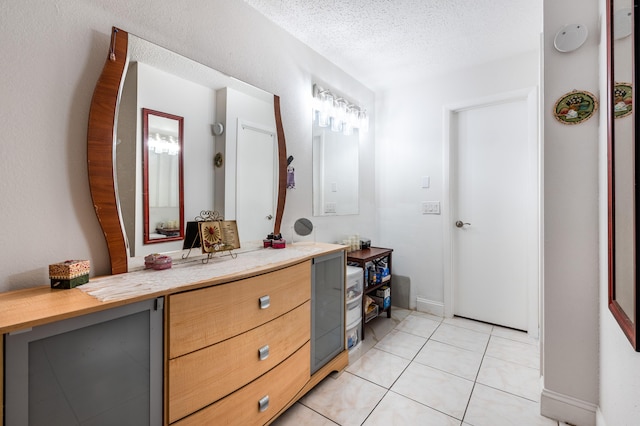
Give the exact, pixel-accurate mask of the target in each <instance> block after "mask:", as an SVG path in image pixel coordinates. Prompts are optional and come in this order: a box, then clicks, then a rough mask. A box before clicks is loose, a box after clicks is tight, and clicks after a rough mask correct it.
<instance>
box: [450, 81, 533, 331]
mask: <svg viewBox="0 0 640 426" xmlns="http://www.w3.org/2000/svg"><path fill="white" fill-rule="evenodd" d="M538 97H539V93H538V87H529V88H524V89H521V90H515V91H510V92H504V93H499V94H496V95H492V96H488V97H484V98H476V99H470V100H466V101H462V102H458V103H455V104H450V105H445V106H444V110H443V150H442V151H443V203H442V204H443V208H442V219H443V220H442V231H443V246H444V247H443V248H444V250H443V267H444V270H443V281H444V316H445V318H451V317H452V316H453V312H454V307H455V296H454V293H455V291H454V290H455V283H456V279H457V277H456V265H455V264H454V249H455V247H454V241H453V234H452V229H453V223H454V222H455V220H456V218H454V213H455V212H456V211H457V206H455V205H453V204H452V203H454V202H455V200H456V194H455V188H456V185H455V184H456V177H457V170H456V168H455V163H453V162H452V161H453V159H455V158H456V153H457V142H458V141H457V139H456V137H455V133H454V132H453V129H452V128H451V126H452V123H453V122H454V116H455V115H456V114H457V113H459V112H462V111H466V110H470V109H475V108H481V107H487V106H491V105H496V104H500V103H505V102H511V101H517V100H526V102H527V111H528V114H527V116H528V120H527V121H528V127H527V134H528V139H527V145H528V153H529V158H531V163H530V165H529V173H528V179H527V180H528V182H527V185H528V188H527V190H528V192H529V195H530V198H531V199H532V200H533V199H535V202H534V203H533V204H535V205H534V206H532V207H535V208H531V209H527V210H528V213H529V217H528V218H527V223H529V224H530V226H529V227H528V228H529V229H528V230H527V244H526V246H527V247H526V250H527V260H528V261H527V272H526V274H527V317H528V321H527V322H528V330H527V331H528V333H529V335H530V336H531V337H535V338H538V337H539V333H540V317H541V315H540V310H541V306H540V300H541V297H540V292H541V288H542V286H541V277H542V273H541V268H542V266H541V261H542V255H541V250H542V226H541V220H542V214H541V206H542V201H541V200H542V193H541V191H542V185H541V182H542V170H541V158H542V157H541V146H542V144H541V143H540V139H539V135H540V121H539V111H538V105H539V99H538ZM529 260H531V261H529Z"/></svg>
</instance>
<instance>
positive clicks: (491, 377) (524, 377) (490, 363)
mask: <svg viewBox="0 0 640 426" xmlns="http://www.w3.org/2000/svg"><path fill="white" fill-rule="evenodd" d="M477 382H478V383H482V384H483V385H487V386H491V387H492V388H496V389H499V390H503V391H505V392H509V393H512V394H514V395H517V396H521V397H523V398H527V399H530V400H532V401H535V402H540V392H541V389H540V371H539V370H538V369H536V368H530V367H525V366H524V365H520V364H516V363H514V362H509V361H503V360H501V359H498V358H492V357H490V356H485V357H484V360H483V361H482V366H481V367H480V373H479V374H478V379H477Z"/></svg>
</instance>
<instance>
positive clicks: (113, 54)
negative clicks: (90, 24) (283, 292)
mask: <svg viewBox="0 0 640 426" xmlns="http://www.w3.org/2000/svg"><path fill="white" fill-rule="evenodd" d="M143 109H148V110H153V111H162V112H167V113H168V114H170V115H171V116H175V117H183V121H182V126H181V127H182V133H183V134H182V136H181V138H180V140H181V142H182V146H181V147H180V151H179V156H180V158H181V161H182V167H180V168H179V169H180V171H181V172H182V190H181V191H180V190H178V191H177V198H178V204H180V200H179V198H180V197H182V206H183V207H182V209H183V211H182V212H181V213H178V215H177V216H179V217H176V218H173V217H169V216H165V217H162V218H154V216H153V214H152V210H153V209H154V208H155V207H152V203H151V198H149V202H148V203H147V204H148V210H149V212H148V216H146V217H145V213H144V211H145V210H146V208H145V205H144V204H145V201H144V200H145V197H144V196H143V192H144V185H145V183H144V182H143V179H145V178H143V175H144V167H143V165H144V164H145V163H144V162H143V160H144V155H145V154H148V153H149V152H148V151H147V150H145V149H144V140H146V138H144V134H143V128H144V127H145V124H144V123H143V120H144V118H143V113H142V110H143ZM221 129H223V131H222V132H221V131H220V130H221ZM150 132H151V133H153V131H151V130H150ZM256 144H258V145H259V146H260V148H259V149H260V152H262V153H268V154H269V158H271V159H272V160H270V161H269V162H264V161H263V162H260V163H259V164H252V162H255V156H252V157H249V156H247V155H246V154H244V153H246V152H247V151H248V152H254V150H253V149H251V148H247V146H251V147H255V146H256ZM265 155H266V154H265ZM215 158H218V159H222V160H223V161H216V160H214V159H215ZM286 158H287V156H286V144H285V139H284V130H283V127H282V119H281V115H280V99H279V98H278V96H275V95H273V94H271V93H268V92H265V91H264V90H261V89H259V88H256V87H254V86H251V85H249V84H247V83H244V82H242V81H239V80H237V79H235V78H233V77H230V76H228V75H225V74H223V73H220V72H218V71H216V70H213V69H211V68H208V67H206V66H204V65H202V64H199V63H197V62H195V61H192V60H190V59H188V58H185V57H183V56H180V55H178V54H176V53H174V52H171V51H169V50H167V49H164V48H162V47H160V46H157V45H155V44H153V43H151V42H148V41H146V40H143V39H141V38H139V37H136V36H134V35H131V34H129V33H127V32H126V31H123V30H121V29H118V28H113V30H112V37H111V46H110V49H109V52H108V54H107V59H106V62H105V66H104V68H103V71H102V74H101V76H100V79H99V80H98V82H97V84H96V88H95V91H94V95H93V99H92V103H91V109H90V112H89V128H88V135H87V159H88V171H89V184H90V188H91V195H92V198H93V202H94V207H95V210H96V214H97V216H98V220H99V221H100V225H101V227H102V230H103V232H104V235H105V238H106V241H107V247H108V250H109V255H110V258H111V271H112V273H113V274H117V273H122V272H127V271H128V270H129V268H130V266H133V265H137V264H140V262H138V260H139V259H140V258H142V257H144V256H145V255H146V254H149V253H155V252H162V253H172V252H173V253H177V252H179V251H180V250H182V246H183V241H182V237H183V235H184V227H185V222H186V221H189V220H193V219H194V218H195V217H196V216H198V215H199V213H200V212H201V211H203V210H216V211H218V212H220V214H221V215H223V216H224V218H225V219H228V220H236V221H237V223H238V234H239V237H240V239H241V242H242V243H243V244H242V246H243V248H250V247H251V245H250V244H247V245H245V244H244V243H245V242H253V241H255V242H256V248H257V247H261V246H262V239H263V238H264V237H265V236H266V235H267V234H269V233H271V232H276V233H279V232H280V226H281V221H282V215H283V211H284V203H285V196H286V191H285V186H286ZM265 164H267V166H265ZM254 168H255V170H259V173H260V174H261V176H262V177H263V179H259V180H255V179H254V180H253V181H252V182H247V180H246V179H243V177H244V176H245V174H246V173H245V172H242V175H241V176H240V174H241V171H242V170H244V171H246V170H254ZM150 170H151V169H148V171H150ZM163 176H165V174H164V173H163ZM165 177H166V176H165ZM171 182H173V183H176V182H177V185H178V187H179V186H180V181H179V180H173V178H172V180H171ZM171 185H172V184H167V188H169V189H168V191H169V192H168V193H167V194H164V195H162V196H163V197H165V198H167V199H168V198H173V200H174V201H175V199H176V196H174V195H169V193H170V192H171ZM149 191H151V190H149ZM255 193H260V194H261V195H263V197H261V199H262V200H263V201H264V203H263V204H264V206H262V205H261V206H260V207H256V206H255V205H254V204H251V203H253V201H254V199H255V198H256V197H252V196H251V194H255ZM149 196H151V192H150V193H149ZM167 202H168V201H167ZM160 208H161V207H158V209H160ZM158 211H159V210H158ZM174 222H179V223H174ZM160 224H162V226H163V227H167V226H168V227H169V230H168V231H167V233H168V234H171V233H172V232H178V233H179V234H178V235H167V236H163V237H160V236H159V235H154V232H153V231H158V230H159V229H162V228H159V225H160ZM243 224H245V225H246V226H245V227H243ZM176 229H177V230H178V231H176ZM145 234H146V235H147V236H146V237H145ZM155 234H160V235H162V234H161V232H155ZM145 241H146V242H145ZM150 242H152V243H151V244H150Z"/></svg>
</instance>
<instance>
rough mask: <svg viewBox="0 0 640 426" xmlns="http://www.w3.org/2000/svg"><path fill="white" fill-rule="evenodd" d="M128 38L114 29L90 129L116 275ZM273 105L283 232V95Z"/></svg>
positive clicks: (95, 185)
mask: <svg viewBox="0 0 640 426" xmlns="http://www.w3.org/2000/svg"><path fill="white" fill-rule="evenodd" d="M128 39H129V34H128V33H127V32H126V31H124V30H121V29H119V28H116V27H113V28H112V32H111V45H110V48H109V52H108V54H107V60H106V62H105V65H104V68H103V69H102V74H101V75H100V78H99V79H98V82H97V83H96V87H95V90H94V92H93V98H92V99H91V107H90V109H89V127H88V130H87V163H88V173H89V188H90V189H91V198H92V200H93V206H94V208H95V210H96V215H97V217H98V221H99V222H100V226H101V227H102V232H103V233H104V237H105V239H106V242H107V248H108V250H109V256H110V259H111V273H112V274H121V273H125V272H127V271H128V260H129V251H128V248H127V240H126V237H125V233H124V228H123V222H122V217H121V214H120V206H119V204H118V188H117V185H116V181H115V169H114V164H115V141H116V134H115V130H116V126H117V117H118V115H117V114H118V102H119V99H120V93H121V89H122V84H123V79H124V73H125V68H126V65H127V45H128ZM273 105H274V114H275V120H276V132H277V136H278V201H277V207H276V217H275V222H274V233H280V227H281V224H282V215H283V213H284V204H285V199H286V185H287V151H286V143H285V136H284V127H283V125H282V115H281V113H280V98H279V97H278V96H276V95H274V102H273Z"/></svg>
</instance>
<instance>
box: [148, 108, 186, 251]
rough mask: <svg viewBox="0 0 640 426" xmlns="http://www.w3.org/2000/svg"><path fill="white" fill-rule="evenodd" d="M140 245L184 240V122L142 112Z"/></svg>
mask: <svg viewBox="0 0 640 426" xmlns="http://www.w3.org/2000/svg"><path fill="white" fill-rule="evenodd" d="M142 123H143V136H142V138H143V141H144V151H143V159H142V170H143V174H142V188H143V190H142V203H143V212H144V228H143V229H144V243H145V244H153V243H159V242H166V241H176V240H182V239H183V238H184V223H185V220H184V187H183V181H184V180H183V169H182V164H183V162H182V151H183V135H184V126H183V123H184V118H183V117H180V116H177V115H171V114H167V113H164V112H160V111H154V110H151V109H147V108H143V109H142Z"/></svg>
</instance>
